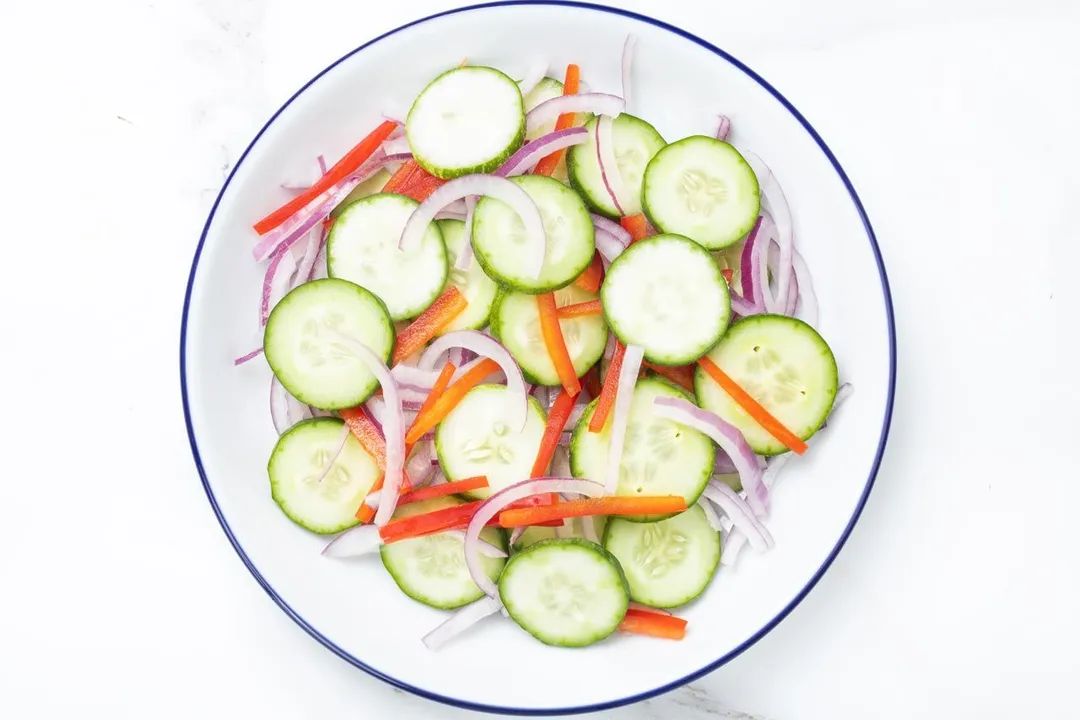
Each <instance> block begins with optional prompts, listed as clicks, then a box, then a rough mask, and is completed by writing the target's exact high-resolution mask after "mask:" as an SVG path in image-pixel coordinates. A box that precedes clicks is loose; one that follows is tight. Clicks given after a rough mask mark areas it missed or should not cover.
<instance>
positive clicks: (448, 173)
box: [405, 66, 525, 180]
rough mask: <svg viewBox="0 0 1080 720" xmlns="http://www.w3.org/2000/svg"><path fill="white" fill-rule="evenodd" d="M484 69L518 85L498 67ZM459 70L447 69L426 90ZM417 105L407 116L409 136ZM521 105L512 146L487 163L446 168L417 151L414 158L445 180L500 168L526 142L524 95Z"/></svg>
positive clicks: (411, 108)
mask: <svg viewBox="0 0 1080 720" xmlns="http://www.w3.org/2000/svg"><path fill="white" fill-rule="evenodd" d="M484 69H486V70H490V71H491V72H494V73H498V74H499V75H501V76H502V77H504V78H506V80H507V82H509V83H511V84H513V85H514V87H517V86H518V84H517V83H516V82H515V81H514V79H513V78H511V77H510V76H509V75H507V74H506V73H504V72H502V71H501V70H497V69H496V68H493V67H487V66H484ZM458 70H461V68H459V67H455V68H451V69H449V70H447V71H446V72H443V73H442V74H440V75H439V76H438V77H436V78H435V79H434V80H432V81H431V82H430V83H428V84H427V85H425V86H424V90H427V88H428V87H430V86H431V85H433V84H435V83H436V82H438V81H439V80H441V79H442V78H443V77H445V76H446V75H450V74H451V73H454V72H457V71H458ZM420 94H421V95H423V90H422V91H421V92H420ZM518 95H519V97H520V95H521V93H520V90H519V92H518ZM417 99H419V96H417ZM415 106H416V104H415V102H414V103H413V107H410V108H409V113H408V115H406V116H405V135H406V137H408V133H409V131H408V128H409V118H410V117H412V114H413V109H414V108H415ZM520 107H521V124H520V125H519V127H518V129H517V134H516V135H515V136H514V139H513V140H512V141H511V144H510V146H509V147H508V148H507V149H506V150H505V151H503V153H501V154H500V155H499V156H497V157H494V158H492V159H491V160H489V161H487V162H485V163H481V164H479V165H475V166H473V167H469V168H454V169H446V168H440V167H438V166H435V165H432V164H430V163H428V162H427V161H426V160H425V159H424V158H422V157H420V156H419V155H417V154H415V153H414V154H413V159H414V160H416V164H417V165H419V166H420V167H422V168H423V169H424V170H426V171H427V172H429V173H431V174H432V175H434V176H435V177H437V178H441V179H443V180H453V179H454V178H458V177H462V176H464V175H476V174H487V173H492V172H495V171H496V170H498V169H499V167H500V166H501V165H502V164H503V163H504V162H506V161H507V160H508V159H510V156H511V155H513V154H514V153H515V152H517V151H518V150H519V149H520V148H521V146H522V144H523V143H524V142H525V98H523V97H520ZM411 145H412V143H411V142H410V146H411Z"/></svg>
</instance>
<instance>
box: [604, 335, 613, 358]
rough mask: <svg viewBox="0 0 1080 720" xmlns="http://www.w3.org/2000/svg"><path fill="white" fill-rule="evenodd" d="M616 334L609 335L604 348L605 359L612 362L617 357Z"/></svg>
mask: <svg viewBox="0 0 1080 720" xmlns="http://www.w3.org/2000/svg"><path fill="white" fill-rule="evenodd" d="M615 342H616V340H615V334H614V333H609V334H608V337H607V345H605V346H604V359H605V360H611V358H613V357H615Z"/></svg>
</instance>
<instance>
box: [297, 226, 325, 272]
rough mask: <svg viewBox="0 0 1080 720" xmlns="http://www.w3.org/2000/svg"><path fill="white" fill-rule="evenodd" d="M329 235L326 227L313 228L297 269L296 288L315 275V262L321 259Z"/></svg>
mask: <svg viewBox="0 0 1080 720" xmlns="http://www.w3.org/2000/svg"><path fill="white" fill-rule="evenodd" d="M328 234H329V233H328V231H327V229H326V227H325V225H320V226H318V227H315V228H312V229H311V232H309V233H308V241H307V247H305V248H304V254H303V255H302V256H301V257H300V262H299V263H298V264H297V267H296V277H295V278H294V279H293V287H294V288H295V287H297V286H298V285H302V284H303V283H306V282H309V281H310V280H311V276H312V275H314V274H315V261H316V260H318V259H319V252H320V251H321V250H322V247H323V244H324V243H325V242H326V237H327V235H328Z"/></svg>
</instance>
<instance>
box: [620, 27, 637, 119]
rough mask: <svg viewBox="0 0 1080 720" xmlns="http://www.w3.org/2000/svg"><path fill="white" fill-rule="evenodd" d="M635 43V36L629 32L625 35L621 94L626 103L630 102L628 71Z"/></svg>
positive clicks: (631, 66)
mask: <svg viewBox="0 0 1080 720" xmlns="http://www.w3.org/2000/svg"><path fill="white" fill-rule="evenodd" d="M636 45H637V36H636V35H634V34H633V33H630V34H629V35H627V36H626V42H624V43H623V49H622V63H621V70H622V96H623V100H625V101H626V104H627V105H629V104H630V71H631V69H632V68H633V64H634V47H635V46H636Z"/></svg>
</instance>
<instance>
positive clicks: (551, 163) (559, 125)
mask: <svg viewBox="0 0 1080 720" xmlns="http://www.w3.org/2000/svg"><path fill="white" fill-rule="evenodd" d="M580 85H581V68H579V67H578V66H577V65H574V64H573V63H571V64H569V65H567V66H566V79H565V81H564V82H563V95H577V93H578V88H579V86H580ZM573 124H574V113H563V114H562V115H560V116H559V119H558V120H556V121H555V129H556V130H566V129H568V128H569V127H570V126H572V125H573ZM564 152H566V151H565V150H557V151H555V152H553V153H551V154H550V155H548V156H546V157H544V158H543V159H541V160H540V162H538V163H537V164H536V169H535V170H533V174H534V175H551V173H553V172H555V168H556V167H558V165H559V160H561V159H562V156H563V153H564ZM593 292H595V291H593Z"/></svg>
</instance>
